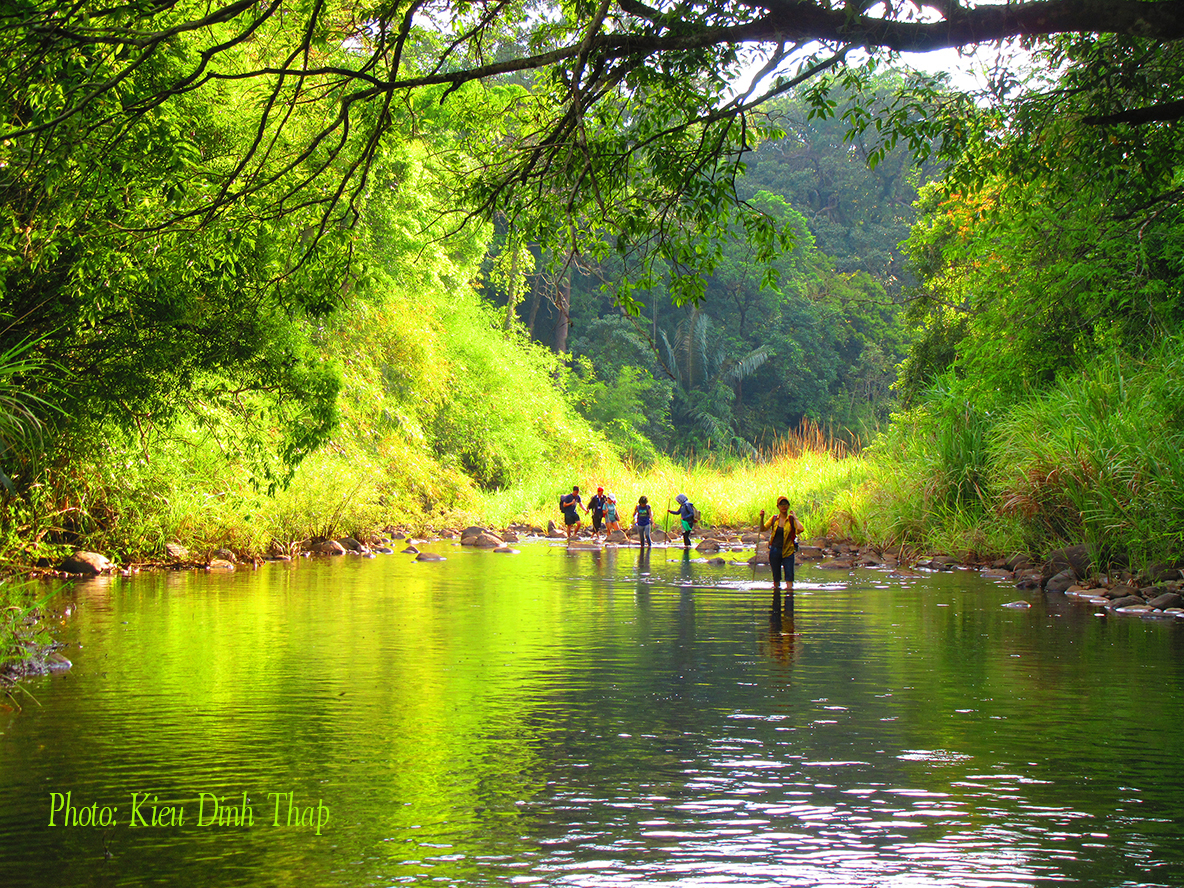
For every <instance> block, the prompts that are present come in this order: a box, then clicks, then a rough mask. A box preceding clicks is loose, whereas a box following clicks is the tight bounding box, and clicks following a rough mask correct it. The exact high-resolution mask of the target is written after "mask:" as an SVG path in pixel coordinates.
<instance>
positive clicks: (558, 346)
mask: <svg viewBox="0 0 1184 888" xmlns="http://www.w3.org/2000/svg"><path fill="white" fill-rule="evenodd" d="M555 307H556V308H557V309H559V317H558V318H556V319H555V353H556V354H558V355H562V354H566V353H567V331H568V329H569V327H570V326H571V325H570V314H569V313H570V310H571V267H570V266H568V268H567V269H566V270H565V271H564V272H563V277H562V278H560V279H559V282H558V284H557V285H556V287H555Z"/></svg>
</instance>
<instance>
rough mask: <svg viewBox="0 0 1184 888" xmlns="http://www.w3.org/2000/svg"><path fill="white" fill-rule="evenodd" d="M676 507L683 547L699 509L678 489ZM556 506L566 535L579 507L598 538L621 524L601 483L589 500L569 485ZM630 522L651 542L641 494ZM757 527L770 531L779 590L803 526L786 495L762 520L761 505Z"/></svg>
mask: <svg viewBox="0 0 1184 888" xmlns="http://www.w3.org/2000/svg"><path fill="white" fill-rule="evenodd" d="M674 499H675V502H676V503H678V508H675V509H666V512H667V514H670V515H677V516H678V519H679V522H680V524H681V530H682V544H683V548H685V549H689V548H691V531H692V530H693V529H694V527H695V524H696V523H698V521H699V518H700V515H699V510H698V509H696V508H695V505H694V503H692V502H691V501H690V500H689V499H687V497H686V494H682V493H680V494H679V495H678V496H676V497H675V498H674ZM559 509H560V511H562V512H563V521H564V524H565V525H566V529H567V539H568V542H571V540H572V538H573V537H574V536H575V535H577V534H578V533H579V532H580V528H581V527H582V526H583V521H582V520H581V519H580V509H583V510H584V514H585V515H591V516H592V538H593V539H596V540H599V539H600V531H601V530H602V529H603V530H604V533H605V537H606V538H607V537H608V535H609V534H610V533H612V532H613V531H614V530H620V531H621V532H622V533H624V531H623V530H622V528H621V513H620V511H619V510H618V508H617V498H616V497H615V496H614V495H613V494H611V493H605V492H604V488H603V487H598V488H596V495H595V496H593V497H590V498H589V500H588V504H587V505H584V501H583V499H582V497H581V496H580V488H579V487H578V486H577V487H572V489H571V493H565V494H563V495H562V496H560V497H559ZM633 524H636V525H637V532H638V535H639V537H640V541H641V545H642V547H645V546H650V547H652V546H653V545H654V541H653V537H652V535H651V528H652V527H653V524H654V509H653V506H651V505H650V504H649V500H647V499H646V498H645V497H644V496H642V497H640V498H638V500H637V505H635V506H634V507H633ZM759 524H760V530H761V532H762V533H763V532H764V531H766V530H768V531H770V533H769V566H770V567H771V568H772V569H773V590H774V591H775V592H776V591H779V590H780V587H781V577H782V574H783V573H784V575H785V584H786V587H787V588H788V587H789V586H790V585H791V584H792V583H793V573H794V571H793V568H794V557H793V556H794V552H796V551H797V540H798V535H799V534H801V533H802V532H803V531H804V530H805V527H803V526H802V522H801V521H799V520H798V516H797V515H796V514H794V513H793V512H791V511H790V510H789V499H788V498H787V497H784V496H782V497H778V498H777V514H776V515H772V516H771V517H770V518H769V519H768V521H766V520H765V510H764V509H761V517H760V522H759Z"/></svg>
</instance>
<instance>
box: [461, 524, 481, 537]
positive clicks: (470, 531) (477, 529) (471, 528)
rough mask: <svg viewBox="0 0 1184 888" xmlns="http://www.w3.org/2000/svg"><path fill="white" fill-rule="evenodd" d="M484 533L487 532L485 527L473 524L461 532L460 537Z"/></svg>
mask: <svg viewBox="0 0 1184 888" xmlns="http://www.w3.org/2000/svg"><path fill="white" fill-rule="evenodd" d="M483 533H485V528H484V527H478V526H477V525H475V524H471V525H469V526H468V527H466V528H464V529H463V530H462V531H461V532H460V538H461V539H462V540H463V539H464V538H465V537H475V536H481V534H483Z"/></svg>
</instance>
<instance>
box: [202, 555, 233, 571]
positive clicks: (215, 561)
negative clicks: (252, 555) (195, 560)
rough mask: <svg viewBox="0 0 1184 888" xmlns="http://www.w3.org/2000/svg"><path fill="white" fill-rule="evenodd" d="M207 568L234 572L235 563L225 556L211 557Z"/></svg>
mask: <svg viewBox="0 0 1184 888" xmlns="http://www.w3.org/2000/svg"><path fill="white" fill-rule="evenodd" d="M206 570H224V571H226V572H227V573H233V571H234V563H233V562H230V561H227V560H226V559H225V558H211V559H210V563H209V564H207V565H206Z"/></svg>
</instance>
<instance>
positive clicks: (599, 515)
mask: <svg viewBox="0 0 1184 888" xmlns="http://www.w3.org/2000/svg"><path fill="white" fill-rule="evenodd" d="M607 503H608V500H607V499H606V498H605V495H604V488H603V487H597V488H596V496H594V497H592V498H591V499H589V500H588V509H589V510H590V511H591V512H592V538H593V539H597V540H598V539H600V526H601V524H603V523H604V507H605V505H606V504H607Z"/></svg>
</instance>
